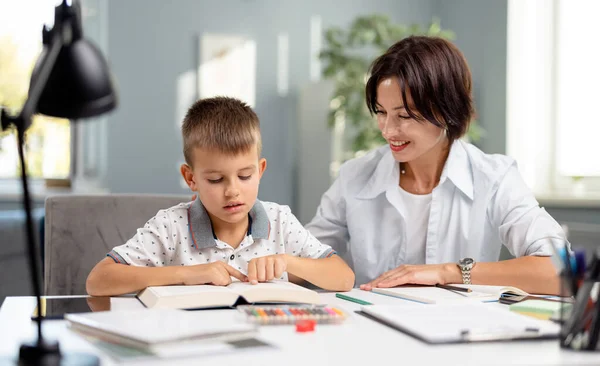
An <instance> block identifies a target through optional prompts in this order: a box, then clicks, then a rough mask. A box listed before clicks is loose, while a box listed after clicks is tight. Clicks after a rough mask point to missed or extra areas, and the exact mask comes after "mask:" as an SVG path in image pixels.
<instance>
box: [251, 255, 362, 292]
mask: <svg viewBox="0 0 600 366" xmlns="http://www.w3.org/2000/svg"><path fill="white" fill-rule="evenodd" d="M284 272H287V273H288V279H289V280H290V281H291V282H294V283H297V284H303V282H304V281H308V282H310V283H312V284H313V285H315V286H318V287H320V288H322V289H324V290H329V291H350V290H351V289H352V287H353V286H354V272H352V270H351V269H350V267H348V265H347V264H346V262H344V260H343V259H342V258H340V257H338V256H337V255H331V256H329V257H327V258H301V257H295V256H293V255H289V254H275V255H268V256H265V257H259V258H254V259H252V260H251V261H250V262H249V263H248V281H250V283H252V284H257V283H258V282H265V281H270V280H272V279H275V278H279V277H281V275H282V274H283V273H284Z"/></svg>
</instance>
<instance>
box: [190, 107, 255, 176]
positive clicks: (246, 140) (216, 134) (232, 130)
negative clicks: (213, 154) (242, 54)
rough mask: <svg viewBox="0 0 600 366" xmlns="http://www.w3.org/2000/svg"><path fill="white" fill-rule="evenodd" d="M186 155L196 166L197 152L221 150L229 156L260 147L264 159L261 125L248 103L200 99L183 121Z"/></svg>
mask: <svg viewBox="0 0 600 366" xmlns="http://www.w3.org/2000/svg"><path fill="white" fill-rule="evenodd" d="M181 134H182V136H183V155H184V156H185V161H186V163H187V164H188V165H190V166H192V164H193V162H192V160H193V159H192V156H193V150H194V148H202V149H210V150H213V149H214V150H217V151H219V152H221V153H224V154H228V155H237V154H240V153H245V152H248V151H250V149H252V147H253V146H255V145H256V147H257V150H258V156H260V152H261V148H262V142H261V137H260V122H259V120H258V116H257V115H256V113H255V112H254V111H253V110H252V108H250V106H248V105H247V104H246V103H244V102H242V101H240V100H238V99H235V98H229V97H215V98H207V99H200V100H198V101H197V102H196V103H194V104H193V105H192V106H191V107H190V109H188V112H187V114H186V116H185V118H184V119H183V125H182V126H181Z"/></svg>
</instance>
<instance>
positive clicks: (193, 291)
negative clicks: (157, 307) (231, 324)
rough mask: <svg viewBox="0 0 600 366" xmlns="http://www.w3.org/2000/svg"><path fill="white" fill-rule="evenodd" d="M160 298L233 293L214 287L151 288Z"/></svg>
mask: <svg viewBox="0 0 600 366" xmlns="http://www.w3.org/2000/svg"><path fill="white" fill-rule="evenodd" d="M151 289H152V292H154V293H155V294H156V295H157V296H159V297H170V296H187V295H199V294H206V293H223V292H227V293H231V290H230V289H229V288H227V287H225V286H213V285H194V286H155V287H151Z"/></svg>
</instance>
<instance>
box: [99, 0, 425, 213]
mask: <svg viewBox="0 0 600 366" xmlns="http://www.w3.org/2000/svg"><path fill="white" fill-rule="evenodd" d="M433 5H434V2H433V1H421V0H420V1H414V0H413V1H411V0H404V1H399V0H377V1H368V0H353V1H347V0H328V1H317V0H308V1H294V0H286V1H275V0H265V1H249V0H245V1H242V0H237V1H233V0H224V1H198V0H178V1H176V2H168V1H164V0H128V1H116V0H113V1H110V2H109V19H108V29H109V41H108V49H109V52H108V53H109V58H110V64H111V67H112V71H113V72H114V75H115V78H116V80H117V83H118V87H119V96H120V106H119V109H118V110H117V111H116V112H114V114H113V115H111V116H110V117H109V121H108V146H109V148H108V164H107V168H108V171H107V183H108V188H109V189H110V190H111V191H112V192H116V193H122V192H139V193H184V192H186V191H185V190H183V189H181V188H180V185H179V173H178V168H177V162H179V161H181V159H182V158H181V152H180V151H181V141H180V137H179V131H178V130H177V125H178V121H176V117H175V116H176V114H177V113H176V80H177V78H178V77H179V76H180V75H182V74H184V73H185V72H188V71H190V70H194V68H195V64H196V53H197V46H196V40H197V36H198V35H200V34H202V32H212V33H233V34H244V35H247V36H249V37H252V38H253V39H255V40H256V42H257V92H256V96H257V98H256V111H257V113H258V115H259V117H260V118H261V123H262V133H263V141H264V142H263V146H264V149H263V150H264V155H265V157H266V158H267V160H268V169H267V173H266V175H265V176H264V178H263V181H262V182H261V191H260V197H261V199H263V200H272V201H276V202H278V203H282V204H289V205H291V206H292V209H294V205H295V202H294V200H295V198H294V192H295V191H296V186H295V185H296V183H295V179H294V177H295V173H294V172H295V164H296V159H295V158H296V155H295V149H296V144H297V142H296V138H295V131H296V116H297V115H298V111H297V110H296V103H297V100H298V90H299V89H300V88H301V87H303V86H304V85H306V84H307V83H308V82H309V50H310V48H309V37H310V17H311V16H312V15H320V16H321V17H322V22H323V27H324V28H327V27H329V26H332V25H340V26H345V25H348V24H349V23H350V22H351V20H352V19H354V18H355V17H356V16H358V15H361V14H369V13H374V12H378V13H385V14H389V15H390V16H391V18H392V19H393V20H394V21H398V22H406V23H411V22H417V23H427V22H429V21H430V20H431V16H432V14H433ZM280 31H286V32H288V33H289V49H290V50H289V52H290V54H289V59H290V65H289V70H290V75H289V90H290V92H289V94H288V95H287V96H286V97H280V96H278V94H277V84H276V83H277V80H276V77H277V75H276V66H277V63H276V62H277V59H276V55H277V48H276V46H277V33H278V32H280ZM324 149H325V150H324V151H328V150H327V149H328V147H324Z"/></svg>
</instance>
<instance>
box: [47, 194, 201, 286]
mask: <svg viewBox="0 0 600 366" xmlns="http://www.w3.org/2000/svg"><path fill="white" fill-rule="evenodd" d="M190 199H191V196H187V197H186V196H153V195H101V196H74V195H68V196H55V197H48V198H47V199H46V219H45V220H46V221H45V243H44V245H45V257H44V264H45V266H44V267H45V269H44V293H45V294H46V295H82V294H85V293H86V290H85V281H86V279H87V276H88V274H89V273H90V271H91V270H92V268H93V267H94V265H96V263H98V262H99V261H100V260H102V259H103V258H104V257H105V256H106V253H108V252H109V251H110V250H111V249H112V248H114V247H115V246H117V245H121V244H124V243H125V242H126V241H127V240H129V239H130V238H131V237H133V235H135V233H136V230H137V229H138V228H140V227H143V226H144V223H145V222H146V221H148V220H149V219H150V218H152V217H153V216H154V215H156V213H157V212H158V211H159V210H160V209H165V208H169V207H171V206H175V205H177V204H178V203H180V202H187V201H190Z"/></svg>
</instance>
